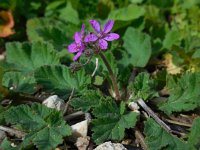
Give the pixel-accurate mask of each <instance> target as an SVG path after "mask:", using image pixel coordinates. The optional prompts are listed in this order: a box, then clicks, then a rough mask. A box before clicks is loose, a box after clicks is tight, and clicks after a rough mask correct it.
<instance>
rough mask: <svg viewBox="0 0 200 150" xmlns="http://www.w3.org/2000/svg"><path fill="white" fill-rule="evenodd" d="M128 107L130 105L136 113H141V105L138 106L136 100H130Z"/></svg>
mask: <svg viewBox="0 0 200 150" xmlns="http://www.w3.org/2000/svg"><path fill="white" fill-rule="evenodd" d="M128 107H129V108H130V109H131V110H132V111H134V112H136V113H140V112H139V111H138V110H139V109H140V107H139V106H138V104H137V103H135V102H130V103H129V105H128Z"/></svg>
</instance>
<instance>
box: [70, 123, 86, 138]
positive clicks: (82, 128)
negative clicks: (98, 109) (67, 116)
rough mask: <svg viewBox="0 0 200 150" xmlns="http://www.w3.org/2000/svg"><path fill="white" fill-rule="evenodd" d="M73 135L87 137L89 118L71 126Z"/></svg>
mask: <svg viewBox="0 0 200 150" xmlns="http://www.w3.org/2000/svg"><path fill="white" fill-rule="evenodd" d="M71 128H72V137H75V138H78V137H86V136H87V132H88V120H84V121H81V122H79V123H76V124H74V125H72V126H71Z"/></svg>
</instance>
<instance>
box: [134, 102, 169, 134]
mask: <svg viewBox="0 0 200 150" xmlns="http://www.w3.org/2000/svg"><path fill="white" fill-rule="evenodd" d="M137 103H138V104H139V105H140V106H141V107H142V108H143V109H144V110H145V111H146V112H147V113H148V114H149V115H150V116H151V117H152V118H154V120H155V121H156V122H157V123H158V124H159V125H160V126H161V127H163V128H164V129H165V130H166V131H167V132H168V133H171V132H172V130H171V129H170V127H169V126H168V125H166V124H165V123H164V122H163V121H162V120H161V119H160V118H159V117H158V116H157V115H156V114H155V113H154V112H153V110H152V109H151V108H150V107H148V106H147V105H146V103H145V102H144V101H143V100H142V99H139V100H138V101H137Z"/></svg>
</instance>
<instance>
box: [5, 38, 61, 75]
mask: <svg viewBox="0 0 200 150" xmlns="http://www.w3.org/2000/svg"><path fill="white" fill-rule="evenodd" d="M6 54H7V59H6V61H7V62H8V63H12V64H15V66H16V67H17V69H18V70H20V71H24V72H29V71H34V70H35V69H37V68H38V67H40V66H43V65H48V64H51V65H56V64H59V58H58V56H57V54H56V52H55V51H54V48H53V46H52V45H51V44H50V43H43V42H33V43H32V44H30V43H19V42H12V43H7V44H6Z"/></svg>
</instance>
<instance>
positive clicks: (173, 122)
mask: <svg viewBox="0 0 200 150" xmlns="http://www.w3.org/2000/svg"><path fill="white" fill-rule="evenodd" d="M163 119H164V120H165V121H166V122H169V123H171V124H176V125H180V126H185V127H189V128H191V127H192V125H191V124H188V123H183V122H178V121H175V120H170V119H166V118H163Z"/></svg>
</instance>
